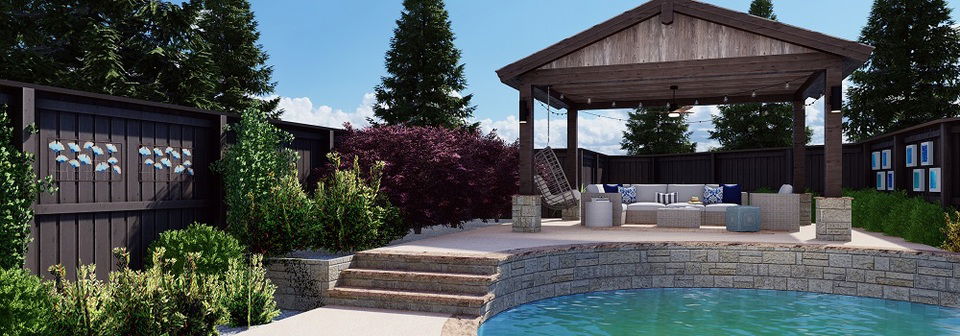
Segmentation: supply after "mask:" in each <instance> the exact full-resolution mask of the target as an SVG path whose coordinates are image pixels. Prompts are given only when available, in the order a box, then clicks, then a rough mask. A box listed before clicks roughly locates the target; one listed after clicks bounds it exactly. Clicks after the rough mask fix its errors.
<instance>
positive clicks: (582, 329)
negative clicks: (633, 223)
mask: <svg viewBox="0 0 960 336" xmlns="http://www.w3.org/2000/svg"><path fill="white" fill-rule="evenodd" d="M479 335H480V336H501V335H550V336H564V335H578V336H579V335H923V336H932V335H960V309H954V308H944V307H939V306H932V305H924V304H917V303H910V302H902V301H892V300H882V299H872V298H862V297H853V296H842V295H828V294H815V293H803V292H788V291H773V290H752V289H699V288H693V289H640V290H621V291H610V292H595V293H587V294H578V295H570V296H562V297H556V298H551V299H546V300H541V301H536V302H531V303H528V304H525V305H521V306H517V307H514V308H512V309H509V310H506V311H504V312H502V313H500V314H497V315H496V316H494V317H493V318H491V319H489V320H487V321H486V322H485V323H483V325H481V326H480V330H479Z"/></svg>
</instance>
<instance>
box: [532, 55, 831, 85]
mask: <svg viewBox="0 0 960 336" xmlns="http://www.w3.org/2000/svg"><path fill="white" fill-rule="evenodd" d="M835 61H836V62H839V61H840V58H838V57H836V56H832V55H825V54H821V53H808V54H791V55H769V56H751V57H734V58H723V59H710V60H693V61H676V62H657V63H637V64H621V65H601V66H589V67H575V68H561V69H539V70H533V71H530V72H528V73H526V74H524V75H523V77H522V79H523V81H524V82H526V83H531V84H533V85H538V86H546V85H553V86H557V85H566V84H579V83H610V82H623V81H636V80H654V79H674V78H675V79H681V78H689V77H691V76H693V77H702V78H707V77H711V76H732V75H744V74H772V73H792V72H797V73H799V72H804V71H809V72H813V71H817V70H821V69H823V64H826V63H831V62H835Z"/></svg>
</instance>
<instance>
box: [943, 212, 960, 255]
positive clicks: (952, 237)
mask: <svg viewBox="0 0 960 336" xmlns="http://www.w3.org/2000/svg"><path fill="white" fill-rule="evenodd" d="M943 218H944V221H945V222H946V226H945V227H944V228H943V234H944V236H946V237H945V239H944V240H943V245H940V248H942V249H944V250H947V251H950V252H960V211H954V212H953V214H949V213H947V214H944V215H943Z"/></svg>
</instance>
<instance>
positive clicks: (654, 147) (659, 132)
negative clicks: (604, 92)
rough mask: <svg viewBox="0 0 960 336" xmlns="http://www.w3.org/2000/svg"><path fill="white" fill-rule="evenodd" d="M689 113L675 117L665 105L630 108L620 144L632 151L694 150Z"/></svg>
mask: <svg viewBox="0 0 960 336" xmlns="http://www.w3.org/2000/svg"><path fill="white" fill-rule="evenodd" d="M688 129H689V125H687V119H686V115H684V116H682V117H679V118H672V117H670V116H669V115H668V114H667V110H666V109H664V108H649V109H648V108H643V107H641V108H638V109H636V110H634V111H632V112H630V119H629V120H628V121H627V130H626V131H624V132H623V141H621V142H620V148H622V149H623V150H625V151H627V153H629V155H646V154H671V153H693V152H695V151H697V143H695V142H690V135H692V134H693V132H689V131H688Z"/></svg>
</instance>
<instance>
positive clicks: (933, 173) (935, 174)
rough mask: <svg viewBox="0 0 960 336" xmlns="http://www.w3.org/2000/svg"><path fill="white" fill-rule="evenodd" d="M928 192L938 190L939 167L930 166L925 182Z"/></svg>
mask: <svg viewBox="0 0 960 336" xmlns="http://www.w3.org/2000/svg"><path fill="white" fill-rule="evenodd" d="M927 185H928V186H929V187H930V188H929V189H930V192H936V193H938V192H940V168H930V180H929V181H928V184H927Z"/></svg>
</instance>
